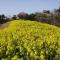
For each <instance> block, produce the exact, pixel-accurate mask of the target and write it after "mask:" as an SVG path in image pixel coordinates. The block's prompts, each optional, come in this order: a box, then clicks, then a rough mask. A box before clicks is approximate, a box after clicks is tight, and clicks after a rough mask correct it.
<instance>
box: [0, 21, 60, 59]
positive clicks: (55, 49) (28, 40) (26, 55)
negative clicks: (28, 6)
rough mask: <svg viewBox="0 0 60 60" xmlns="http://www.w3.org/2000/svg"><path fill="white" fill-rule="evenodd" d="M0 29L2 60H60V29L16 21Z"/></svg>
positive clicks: (0, 56)
mask: <svg viewBox="0 0 60 60" xmlns="http://www.w3.org/2000/svg"><path fill="white" fill-rule="evenodd" d="M8 23H9V24H8V26H7V27H5V28H4V29H0V60H52V59H53V60H60V28H58V27H55V26H53V25H49V24H43V23H40V22H36V21H29V20H27V21H24V20H20V21H19V20H15V21H10V22H8Z"/></svg>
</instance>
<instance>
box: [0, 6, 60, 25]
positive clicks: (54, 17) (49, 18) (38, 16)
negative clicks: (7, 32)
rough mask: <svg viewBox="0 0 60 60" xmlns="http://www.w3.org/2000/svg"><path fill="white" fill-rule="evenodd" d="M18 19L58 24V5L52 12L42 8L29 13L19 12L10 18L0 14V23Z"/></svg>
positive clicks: (59, 16)
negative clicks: (41, 10)
mask: <svg viewBox="0 0 60 60" xmlns="http://www.w3.org/2000/svg"><path fill="white" fill-rule="evenodd" d="M20 19H22V20H32V21H39V22H42V23H48V24H52V25H56V26H60V7H59V8H58V9H55V10H54V11H53V12H51V11H50V10H43V12H35V13H31V14H28V13H25V12H20V13H19V14H17V15H13V16H12V17H11V18H8V17H6V16H5V15H4V14H3V15H0V23H5V22H7V21H10V20H20Z"/></svg>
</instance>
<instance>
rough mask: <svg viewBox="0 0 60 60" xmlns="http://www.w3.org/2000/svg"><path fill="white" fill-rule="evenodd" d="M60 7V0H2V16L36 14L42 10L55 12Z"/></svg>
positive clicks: (0, 1) (0, 12)
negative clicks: (21, 13) (20, 13)
mask: <svg viewBox="0 0 60 60" xmlns="http://www.w3.org/2000/svg"><path fill="white" fill-rule="evenodd" d="M59 6H60V0H0V14H5V15H14V14H18V13H19V12H27V13H32V12H33V13H34V12H40V11H42V10H53V9H56V8H58V7H59Z"/></svg>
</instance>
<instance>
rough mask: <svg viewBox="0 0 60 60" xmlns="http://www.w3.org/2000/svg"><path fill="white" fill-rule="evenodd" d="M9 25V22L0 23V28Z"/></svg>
mask: <svg viewBox="0 0 60 60" xmlns="http://www.w3.org/2000/svg"><path fill="white" fill-rule="evenodd" d="M7 26H8V23H4V24H0V29H4V28H6V27H7Z"/></svg>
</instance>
